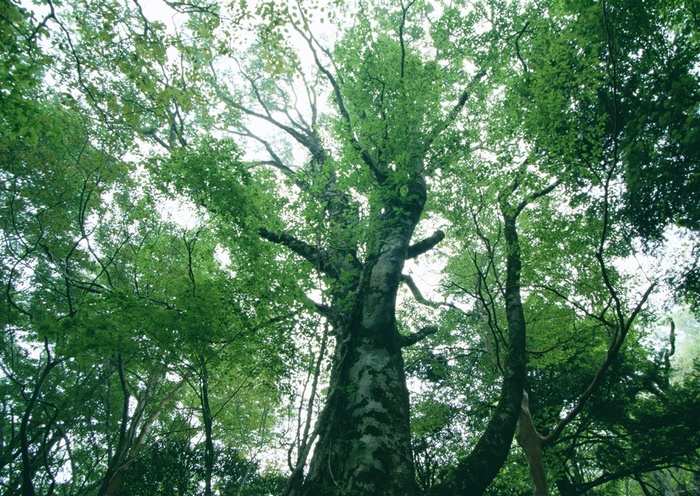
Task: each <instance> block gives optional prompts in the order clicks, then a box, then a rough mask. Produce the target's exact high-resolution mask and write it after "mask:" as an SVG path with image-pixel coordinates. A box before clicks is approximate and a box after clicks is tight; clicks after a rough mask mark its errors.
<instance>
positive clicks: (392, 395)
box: [298, 178, 441, 496]
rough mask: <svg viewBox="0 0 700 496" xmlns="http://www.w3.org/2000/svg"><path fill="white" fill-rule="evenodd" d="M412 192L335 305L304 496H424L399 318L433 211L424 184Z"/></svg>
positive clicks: (379, 225)
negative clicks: (402, 291)
mask: <svg viewBox="0 0 700 496" xmlns="http://www.w3.org/2000/svg"><path fill="white" fill-rule="evenodd" d="M412 189H414V190H415V192H416V193H417V194H416V195H415V196H413V197H411V200H410V201H409V200H405V199H402V198H401V197H399V195H398V194H397V195H395V196H394V201H396V203H397V205H396V207H397V208H390V207H386V208H384V209H383V211H384V212H390V213H389V214H385V213H382V214H381V215H378V217H377V219H376V223H375V225H376V231H374V232H375V233H376V241H374V240H372V241H370V242H369V243H368V256H367V259H366V261H365V263H364V265H363V266H362V269H361V270H360V271H359V272H358V274H357V276H356V279H355V280H356V284H355V285H354V287H353V288H352V290H351V292H346V294H345V295H344V296H345V297H344V298H341V297H340V295H339V297H338V298H336V301H335V302H334V305H333V307H334V308H333V313H334V318H333V320H334V327H335V331H336V333H337V335H336V339H337V341H336V349H335V352H334V360H333V361H334V363H333V370H332V373H331V379H330V389H329V394H328V397H327V399H326V405H325V407H324V410H323V412H322V413H321V416H320V418H319V421H318V422H319V423H318V425H317V431H318V433H319V437H318V442H317V444H316V446H315V448H314V455H313V458H312V460H311V462H310V467H309V473H308V475H307V477H306V478H305V480H304V483H303V485H302V486H301V488H300V489H299V491H298V494H301V495H304V496H319V495H326V494H347V495H350V494H351V495H365V496H382V495H386V496H390V495H391V496H395V495H402V496H411V495H414V494H417V484H416V481H415V476H414V469H413V457H412V452H411V434H410V425H409V424H410V413H409V398H408V389H407V386H406V377H405V374H404V363H403V356H402V352H401V349H402V346H403V345H405V344H406V338H404V337H403V336H401V335H400V334H399V332H398V327H397V324H396V316H395V309H396V295H397V292H398V288H399V283H400V282H401V272H402V270H403V266H404V262H405V261H406V259H407V258H410V257H411V256H413V255H411V254H410V253H409V242H410V240H411V236H412V234H413V231H414V229H415V226H416V224H417V222H418V219H419V218H420V214H421V212H422V208H423V205H424V203H425V184H424V182H423V180H422V178H419V179H417V180H416V181H415V182H414V184H413V188H412ZM399 202H400V205H398V204H399ZM399 206H400V207H401V208H398V207H399ZM440 239H441V238H440ZM346 277H347V275H346ZM344 287H345V288H348V287H347V285H344ZM348 289H349V288H348Z"/></svg>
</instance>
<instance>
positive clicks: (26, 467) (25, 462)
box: [19, 345, 61, 496]
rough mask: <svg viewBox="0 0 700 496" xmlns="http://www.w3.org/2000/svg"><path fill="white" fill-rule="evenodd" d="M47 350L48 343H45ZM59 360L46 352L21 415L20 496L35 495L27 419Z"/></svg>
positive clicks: (34, 468) (34, 466)
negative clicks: (41, 368) (44, 362)
mask: <svg viewBox="0 0 700 496" xmlns="http://www.w3.org/2000/svg"><path fill="white" fill-rule="evenodd" d="M47 350H48V345H47ZM60 362H61V361H60V360H53V359H52V358H51V354H50V353H48V352H47V359H46V365H44V368H43V370H42V371H41V373H40V374H39V377H38V378H37V381H36V384H35V385H34V390H33V391H32V395H31V397H30V398H29V402H28V404H27V409H26V410H25V411H24V414H23V415H22V422H21V424H20V429H19V438H20V451H21V459H22V496H35V495H36V491H35V489H34V482H33V478H34V474H35V473H36V464H35V463H34V460H33V456H32V454H31V453H30V446H29V445H30V443H29V421H30V419H31V417H32V414H33V412H34V407H35V406H36V404H37V402H38V401H39V397H40V396H41V388H42V387H43V386H44V382H45V381H46V378H47V377H48V376H49V374H50V373H51V370H52V369H53V368H54V367H56V365H58V364H59V363H60Z"/></svg>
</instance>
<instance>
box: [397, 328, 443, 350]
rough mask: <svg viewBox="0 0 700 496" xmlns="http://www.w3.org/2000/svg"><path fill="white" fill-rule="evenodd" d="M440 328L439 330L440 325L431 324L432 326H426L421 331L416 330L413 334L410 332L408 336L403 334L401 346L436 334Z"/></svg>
mask: <svg viewBox="0 0 700 496" xmlns="http://www.w3.org/2000/svg"><path fill="white" fill-rule="evenodd" d="M438 330H439V329H438V326H435V325H431V326H425V327H424V328H423V329H421V330H420V331H416V332H414V333H413V334H410V335H408V336H401V347H406V346H411V345H414V344H416V343H417V342H418V341H422V340H423V339H425V338H427V337H428V336H430V335H431V334H435V333H436V332H438Z"/></svg>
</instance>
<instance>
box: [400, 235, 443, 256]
mask: <svg viewBox="0 0 700 496" xmlns="http://www.w3.org/2000/svg"><path fill="white" fill-rule="evenodd" d="M443 239H445V233H444V232H442V231H439V230H438V231H435V233H434V234H433V235H432V236H430V237H429V238H425V239H424V240H423V241H419V242H418V243H416V244H415V245H411V246H409V247H408V253H407V254H406V259H407V260H408V259H410V258H416V257H417V256H419V255H422V254H423V253H426V252H428V251H430V250H432V249H433V248H435V246H436V245H437V244H438V243H439V242H440V241H442V240H443Z"/></svg>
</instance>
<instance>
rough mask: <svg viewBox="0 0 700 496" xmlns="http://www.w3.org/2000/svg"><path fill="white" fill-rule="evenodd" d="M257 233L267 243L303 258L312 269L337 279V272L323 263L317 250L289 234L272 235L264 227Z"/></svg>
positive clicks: (321, 256) (322, 258)
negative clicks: (269, 242)
mask: <svg viewBox="0 0 700 496" xmlns="http://www.w3.org/2000/svg"><path fill="white" fill-rule="evenodd" d="M259 233H260V236H262V237H263V238H265V239H266V240H268V241H271V242H273V243H277V244H279V245H284V246H286V247H287V248H289V249H290V250H292V251H293V252H294V253H296V254H297V255H299V256H300V257H302V258H304V259H305V260H307V261H308V262H311V263H312V264H313V266H314V267H316V268H317V269H319V270H320V271H321V272H323V273H324V274H326V275H328V276H330V277H334V278H337V277H338V273H337V271H336V270H335V269H334V268H333V267H331V266H330V265H328V264H326V263H325V262H324V257H323V254H322V253H321V252H320V251H319V250H318V248H316V247H314V246H312V245H310V244H308V243H306V242H304V241H302V240H300V239H297V238H295V237H294V236H291V235H289V234H284V233H282V234H280V233H273V232H271V231H268V230H267V229H265V228H264V227H261V228H260V231H259Z"/></svg>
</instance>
